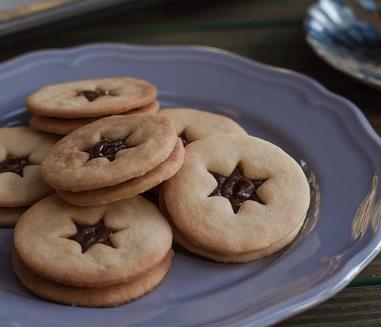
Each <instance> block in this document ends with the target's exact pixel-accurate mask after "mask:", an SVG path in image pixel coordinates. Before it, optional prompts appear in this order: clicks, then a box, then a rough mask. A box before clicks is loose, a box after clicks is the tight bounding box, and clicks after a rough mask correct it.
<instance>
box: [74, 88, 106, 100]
mask: <svg viewBox="0 0 381 327" xmlns="http://www.w3.org/2000/svg"><path fill="white" fill-rule="evenodd" d="M77 95H83V96H84V97H85V98H86V99H87V100H88V101H89V102H93V101H94V100H96V99H97V98H99V97H100V96H105V95H110V91H103V90H95V91H92V90H84V91H81V92H79V93H78V94H77Z"/></svg>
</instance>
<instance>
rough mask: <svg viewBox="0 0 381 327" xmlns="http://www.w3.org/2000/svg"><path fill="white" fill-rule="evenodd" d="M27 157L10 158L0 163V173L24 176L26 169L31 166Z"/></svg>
mask: <svg viewBox="0 0 381 327" xmlns="http://www.w3.org/2000/svg"><path fill="white" fill-rule="evenodd" d="M30 165H31V163H30V162H29V160H28V158H27V157H22V158H18V157H15V156H8V157H7V158H6V159H5V160H4V161H3V162H1V163H0V173H8V172H9V173H15V174H17V175H20V176H21V177H23V176H24V167H25V166H30Z"/></svg>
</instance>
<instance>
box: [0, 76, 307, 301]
mask: <svg viewBox="0 0 381 327" xmlns="http://www.w3.org/2000/svg"><path fill="white" fill-rule="evenodd" d="M155 101H156V89H155V87H154V86H152V85H151V84H149V83H148V82H145V81H140V80H136V79H133V78H109V79H102V80H89V81H79V82H73V83H67V84H60V85H54V86H48V87H45V88H43V89H41V90H39V91H37V92H35V93H34V94H33V95H31V96H30V97H29V98H28V108H29V110H30V111H32V112H33V113H34V114H36V115H39V116H34V117H33V118H32V121H31V126H32V127H33V128H36V129H40V130H45V131H51V132H53V133H56V134H68V135H66V136H65V137H63V138H62V139H60V140H59V141H58V142H57V143H56V144H55V145H54V146H53V147H52V149H51V150H50V151H49V153H48V154H47V155H46V156H45V158H44V160H43V161H42V163H41V176H42V178H43V179H44V181H45V183H46V184H48V185H49V186H50V187H51V188H53V189H54V190H55V191H56V195H53V196H49V197H47V198H45V199H43V200H41V201H40V202H38V203H37V204H35V205H33V206H32V207H31V208H30V209H29V210H28V211H27V212H26V213H25V214H24V215H23V216H22V217H21V219H20V221H19V222H18V223H17V225H16V228H15V250H14V253H13V259H12V260H13V268H14V271H15V273H16V274H17V276H18V278H19V280H20V281H21V283H22V284H23V285H25V286H26V287H27V288H28V289H30V290H31V291H32V292H34V293H35V294H37V295H39V296H41V297H43V298H46V299H49V300H52V301H56V302H60V303H66V304H74V305H81V306H96V307H98V306H101V307H102V306H114V305H118V304H121V303H125V302H128V301H130V300H132V299H134V298H136V297H139V296H141V295H143V294H145V293H146V292H148V291H149V290H151V289H152V288H154V287H155V286H156V285H157V284H158V283H159V282H160V281H161V280H162V279H163V278H164V276H165V274H166V272H167V271H168V269H169V267H170V264H171V258H172V255H173V254H172V250H171V246H172V233H173V235H174V240H175V242H177V243H178V244H180V245H181V246H183V247H184V248H186V249H187V250H189V251H191V252H193V253H195V254H198V255H200V256H203V257H205V258H208V259H211V260H214V261H218V262H248V261H252V260H255V259H259V258H262V257H264V256H267V255H270V254H272V253H274V252H276V251H279V250H280V249H282V248H284V247H285V246H286V245H288V244H290V242H292V240H294V239H295V237H296V235H297V234H298V233H299V231H300V229H301V227H302V225H303V223H304V220H305V217H306V213H307V209H308V206H309V201H310V198H309V185H308V182H307V179H306V177H305V175H304V173H303V171H302V169H301V168H300V166H299V165H298V164H297V162H296V161H295V160H294V159H292V158H291V157H290V156H289V155H288V154H287V153H285V152H284V151H283V150H282V149H280V148H279V147H277V146H275V145H273V144H271V143H269V142H267V141H264V140H261V139H259V138H256V137H252V136H249V135H247V133H246V132H245V130H244V129H243V128H242V127H241V126H239V125H238V124H237V123H236V122H234V121H233V120H231V119H229V118H227V117H223V116H221V115H216V114H212V113H208V112H204V111H200V110H195V109H190V108H176V109H170V110H161V111H160V112H159V113H152V112H151V113H150V112H146V111H147V109H142V108H144V107H145V106H151V107H152V106H154V104H155ZM136 108H141V109H136ZM157 108H158V106H157ZM136 110H139V112H140V113H139V114H131V113H136ZM150 110H152V109H150ZM150 110H148V111H150ZM153 111H155V110H153ZM142 112H144V114H142ZM126 113H128V115H126ZM104 116H107V117H104ZM83 124H85V125H84V126H81V125H83ZM0 136H1V134H0ZM6 139H7V141H4V142H10V143H9V144H10V145H9V146H10V149H13V147H15V148H17V146H19V143H24V142H25V143H26V144H29V143H28V142H30V141H29V140H24V139H23V140H21V139H20V140H19V142H16V143H15V144H16V145H17V146H16V145H15V146H13V145H11V143H12V141H10V140H9V138H6ZM21 148H22V147H20V149H21ZM9 151H10V153H12V151H11V150H9ZM14 154H15V155H17V156H18V158H21V159H22V158H24V157H23V155H24V152H20V153H16V152H15V153H14ZM0 155H1V152H0ZM5 157H6V155H4V158H5ZM32 157H33V156H32V155H30V156H28V158H29V159H28V160H29V161H31V160H34V159H33V158H32ZM38 158H39V159H38V160H39V161H38V162H41V158H42V156H40V157H38ZM4 162H6V161H4ZM4 165H5V166H7V164H4ZM18 165H21V166H23V165H24V162H20V163H18ZM21 169H22V168H21ZM25 169H28V167H26V168H25ZM12 171H13V173H14V174H17V172H18V170H17V169H13V170H12ZM8 172H9V170H8ZM4 176H5V174H4ZM1 177H2V174H1V171H0V182H1ZM153 190H154V191H153ZM49 192H51V189H49ZM49 192H48V191H47V192H46V193H49ZM147 192H150V194H151V195H152V194H153V195H154V196H155V195H158V199H157V203H158V205H159V207H158V206H156V205H154V204H153V203H152V202H150V201H147V200H146V199H144V198H143V197H142V196H141V195H140V194H142V195H144V194H145V195H146V194H147ZM0 195H1V193H0ZM44 195H46V194H45V193H44ZM40 196H41V194H40ZM0 199H1V197H0ZM2 204H3V203H2V202H0V205H2Z"/></svg>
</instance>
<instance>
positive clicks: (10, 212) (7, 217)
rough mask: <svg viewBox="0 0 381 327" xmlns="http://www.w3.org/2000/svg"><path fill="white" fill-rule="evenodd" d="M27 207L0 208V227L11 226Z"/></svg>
mask: <svg viewBox="0 0 381 327" xmlns="http://www.w3.org/2000/svg"><path fill="white" fill-rule="evenodd" d="M27 209H28V207H21V208H0V227H13V226H15V225H16V223H17V221H18V220H19V218H20V217H21V216H22V215H23V214H24V212H25V211H26V210H27Z"/></svg>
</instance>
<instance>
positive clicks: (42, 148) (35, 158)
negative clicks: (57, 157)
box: [0, 127, 59, 207]
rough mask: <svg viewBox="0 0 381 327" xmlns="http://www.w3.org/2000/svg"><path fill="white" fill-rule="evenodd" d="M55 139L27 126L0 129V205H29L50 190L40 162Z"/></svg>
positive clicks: (51, 191) (49, 192) (56, 138)
mask: <svg viewBox="0 0 381 327" xmlns="http://www.w3.org/2000/svg"><path fill="white" fill-rule="evenodd" d="M58 139H59V138H58V137H56V136H54V135H50V134H45V133H40V132H36V131H33V130H31V129H30V128H28V127H9V128H0V207H24V206H29V205H31V204H33V203H35V202H36V201H38V200H40V199H42V198H43V197H45V196H47V195H49V194H51V193H53V190H52V189H51V188H50V187H49V186H48V185H47V184H45V183H44V181H43V180H42V178H41V172H40V165H41V162H42V160H43V159H44V158H45V156H46V154H47V153H48V152H49V150H50V149H51V148H52V147H53V146H54V144H55V143H56V142H57V140H58Z"/></svg>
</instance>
